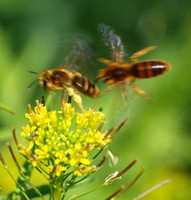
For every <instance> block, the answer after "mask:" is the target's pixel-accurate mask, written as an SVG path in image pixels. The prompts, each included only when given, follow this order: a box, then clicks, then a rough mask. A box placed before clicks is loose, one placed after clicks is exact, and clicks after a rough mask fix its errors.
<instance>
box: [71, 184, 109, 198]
mask: <svg viewBox="0 0 191 200" xmlns="http://www.w3.org/2000/svg"><path fill="white" fill-rule="evenodd" d="M107 185H108V183H103V184H102V185H100V186H98V187H96V188H94V189H92V190H89V191H88V192H85V193H83V194H80V195H78V196H74V197H72V198H70V200H74V199H78V198H80V197H82V196H85V195H86V194H89V193H91V192H94V191H96V190H98V189H100V188H102V187H104V186H107Z"/></svg>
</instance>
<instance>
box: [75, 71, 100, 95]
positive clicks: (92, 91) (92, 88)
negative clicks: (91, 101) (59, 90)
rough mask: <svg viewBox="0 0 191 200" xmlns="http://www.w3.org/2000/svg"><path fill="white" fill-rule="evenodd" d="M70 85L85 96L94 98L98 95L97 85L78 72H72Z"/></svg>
mask: <svg viewBox="0 0 191 200" xmlns="http://www.w3.org/2000/svg"><path fill="white" fill-rule="evenodd" d="M72 85H73V86H74V87H75V88H77V89H78V90H79V91H80V92H82V93H83V94H85V95H87V96H90V97H93V98H96V97H97V96H98V95H99V89H98V88H97V86H96V85H95V84H94V83H93V82H92V81H90V80H89V79H88V78H86V77H84V76H82V75H81V74H79V73H74V76H73V81H72Z"/></svg>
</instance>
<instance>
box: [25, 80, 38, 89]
mask: <svg viewBox="0 0 191 200" xmlns="http://www.w3.org/2000/svg"><path fill="white" fill-rule="evenodd" d="M37 81H38V79H35V80H34V81H32V82H31V83H30V84H29V85H28V86H27V89H28V90H30V89H31V86H32V85H34V84H35V83H36V82H37Z"/></svg>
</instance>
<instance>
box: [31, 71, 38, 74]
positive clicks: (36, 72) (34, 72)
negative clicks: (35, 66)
mask: <svg viewBox="0 0 191 200" xmlns="http://www.w3.org/2000/svg"><path fill="white" fill-rule="evenodd" d="M28 72H29V73H31V74H39V73H37V72H33V71H28Z"/></svg>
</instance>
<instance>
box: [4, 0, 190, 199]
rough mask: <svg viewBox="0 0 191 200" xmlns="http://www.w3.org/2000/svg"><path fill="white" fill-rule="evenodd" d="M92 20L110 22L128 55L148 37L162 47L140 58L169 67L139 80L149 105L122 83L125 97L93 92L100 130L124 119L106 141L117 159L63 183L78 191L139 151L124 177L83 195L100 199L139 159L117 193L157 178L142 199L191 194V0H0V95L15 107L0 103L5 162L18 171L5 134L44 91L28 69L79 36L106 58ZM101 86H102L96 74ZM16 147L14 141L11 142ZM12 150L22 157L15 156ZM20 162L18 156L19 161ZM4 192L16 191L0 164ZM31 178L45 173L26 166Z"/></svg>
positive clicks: (89, 69)
mask: <svg viewBox="0 0 191 200" xmlns="http://www.w3.org/2000/svg"><path fill="white" fill-rule="evenodd" d="M99 23H104V24H108V25H110V26H111V27H112V28H113V29H114V30H115V32H116V33H117V34H118V35H120V36H121V38H122V41H123V44H124V46H125V48H126V54H127V55H131V54H132V53H133V52H135V51H137V50H140V49H143V48H145V47H147V46H150V45H158V46H159V47H158V48H157V49H156V50H154V51H152V52H151V53H149V54H147V55H145V56H144V57H141V58H140V60H145V59H161V60H165V61H167V62H169V63H170V64H171V65H172V70H171V71H170V72H168V73H167V74H165V75H163V76H160V77H157V78H153V79H148V80H140V81H139V82H138V83H139V86H140V87H141V88H142V89H144V90H145V91H146V92H147V94H148V95H149V96H150V97H151V98H152V99H153V100H154V101H155V103H153V104H151V103H149V102H147V101H145V100H143V99H142V98H141V97H139V96H138V95H137V94H135V93H133V92H132V91H131V89H130V88H128V91H127V92H128V101H124V100H123V99H122V98H121V96H120V90H119V88H115V89H114V90H112V91H111V92H109V93H108V94H107V95H105V96H103V97H102V98H100V99H99V100H98V101H99V106H100V107H101V108H102V109H103V111H104V112H105V114H106V120H107V123H106V125H105V128H110V127H111V126H113V125H114V124H117V125H119V124H120V123H121V121H122V120H123V119H124V118H125V117H127V116H128V118H129V120H128V121H127V123H126V124H125V126H124V127H123V128H122V130H121V131H120V132H119V133H118V134H117V136H116V138H115V139H114V141H113V142H112V143H111V145H110V147H109V150H110V151H111V152H112V153H113V154H114V155H116V156H118V157H119V162H118V164H117V166H116V167H113V168H110V167H109V165H108V162H106V163H105V165H104V167H103V168H101V169H100V170H99V171H98V172H97V173H95V174H94V175H93V176H92V178H91V179H90V180H89V182H84V183H81V184H79V185H78V186H77V187H76V188H74V189H73V190H71V191H69V193H68V198H69V197H70V196H72V195H73V194H81V193H83V192H85V191H87V190H88V189H91V188H94V187H96V186H98V185H100V184H101V183H103V181H104V179H105V177H107V175H109V174H110V173H112V172H114V171H116V170H119V171H120V170H122V169H123V168H124V167H125V166H127V164H129V163H130V162H131V161H132V160H133V159H135V158H136V157H137V156H138V157H139V158H140V159H139V162H138V163H137V164H136V165H135V166H134V167H133V168H132V169H131V170H129V171H128V172H127V173H126V174H125V175H124V176H123V178H122V179H121V180H118V181H115V182H114V183H113V184H112V185H109V186H108V187H107V188H104V189H101V190H98V191H97V192H94V193H92V194H89V195H87V196H85V197H83V198H82V199H85V200H86V199H92V200H97V199H104V198H106V197H107V196H109V195H110V194H111V193H112V192H114V191H115V190H116V189H117V188H119V187H120V186H121V184H122V183H124V184H126V185H127V184H128V183H130V181H131V180H132V179H133V178H134V177H135V176H136V175H137V173H138V172H139V170H140V169H141V167H142V166H143V165H144V166H145V168H146V171H145V173H144V175H143V176H142V177H141V179H140V180H139V181H138V182H137V183H136V184H135V185H134V186H133V187H132V188H131V189H130V190H129V191H127V192H126V193H124V194H123V195H122V196H121V197H119V199H132V198H134V197H136V196H137V195H139V194H140V193H142V192H143V191H145V190H146V189H148V188H149V187H151V186H153V185H154V184H157V183H158V182H161V181H162V180H164V179H167V178H172V179H173V182H172V183H170V184H167V185H165V186H163V187H161V188H159V189H158V190H156V191H154V192H152V193H150V194H149V195H148V196H146V197H145V198H144V199H149V200H151V199H155V200H158V199H163V200H171V199H173V200H177V199H186V200H187V199H191V194H190V191H191V144H190V141H191V123H190V110H191V87H190V80H191V77H190V74H191V59H190V52H191V1H190V0H183V1H182V0H160V1H157V0H145V1H140V0H129V1H126V0H118V1H112V0H97V1H90V0H75V1H74V0H73V1H72V0H70V1H69V0H68V1H66V0H63V1H61V0H54V1H50V0H46V1H45V0H38V1H37V0H33V1H26V0H17V1H13V0H1V1H0V102H1V103H4V104H6V105H7V106H10V107H11V108H13V109H14V110H16V115H14V116H13V115H11V114H10V113H7V112H5V111H3V110H0V152H2V153H3V155H4V157H5V160H6V162H7V164H8V165H9V167H10V170H11V171H13V173H14V174H15V176H17V172H16V167H15V166H14V164H13V163H12V160H11V158H10V155H9V152H8V149H7V148H6V145H5V144H6V142H7V141H9V142H11V143H13V142H12V134H11V132H12V127H13V126H16V127H17V135H19V134H20V131H21V127H22V126H25V124H26V122H27V120H26V119H25V117H24V114H25V112H27V105H28V104H29V103H30V104H32V106H34V105H35V100H36V99H39V100H40V99H41V96H42V95H45V96H46V97H47V96H48V93H45V92H44V91H43V89H42V88H41V87H40V85H39V84H35V85H34V86H33V87H32V88H31V90H27V89H26V88H27V86H28V84H30V82H31V81H33V80H34V79H36V78H37V77H36V76H35V75H33V74H29V73H28V72H27V71H28V70H31V71H36V72H41V71H43V70H45V69H51V68H54V67H56V66H58V65H59V64H61V63H63V61H64V58H65V57H66V56H67V54H68V52H69V51H70V50H71V45H70V41H71V40H72V38H73V37H78V35H82V36H83V37H84V38H86V39H87V40H88V41H90V43H91V45H92V47H93V49H94V51H95V56H96V57H105V58H108V59H110V56H109V51H108V50H107V49H106V48H105V47H104V45H103V43H102V42H101V39H100V35H99V34H98V31H97V26H98V24H99ZM103 67H104V66H103V65H102V64H101V63H95V64H94V65H86V66H83V67H81V68H80V69H78V71H79V72H80V73H82V74H83V75H85V76H87V77H88V78H90V79H91V80H95V79H96V76H97V70H99V69H101V68H103ZM97 84H98V87H99V88H100V90H101V91H103V90H104V89H105V88H106V84H103V83H100V82H98V83H97ZM82 97H83V105H84V107H87V108H88V107H92V106H93V105H94V104H95V102H96V101H97V100H94V99H91V98H88V97H86V96H84V95H82ZM59 103H60V92H56V96H55V99H54V100H53V107H54V108H56V107H59ZM14 149H15V151H16V148H15V146H14ZM17 156H18V157H21V156H19V155H18V154H17ZM20 162H21V163H22V162H23V160H22V159H21V160H20ZM0 176H1V179H0V186H1V187H2V193H3V194H5V193H9V192H10V191H12V190H13V189H14V183H13V181H12V180H11V179H10V177H9V175H8V174H7V173H6V172H5V170H4V169H3V167H2V165H0ZM33 182H34V183H35V184H36V185H40V184H43V183H45V182H46V181H45V180H44V179H43V178H42V177H41V176H40V175H39V174H38V173H37V172H34V173H33Z"/></svg>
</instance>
